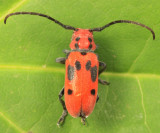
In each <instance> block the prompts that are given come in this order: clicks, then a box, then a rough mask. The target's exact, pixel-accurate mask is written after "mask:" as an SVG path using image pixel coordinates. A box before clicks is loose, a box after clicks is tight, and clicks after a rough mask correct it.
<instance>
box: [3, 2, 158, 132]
mask: <svg viewBox="0 0 160 133" xmlns="http://www.w3.org/2000/svg"><path fill="white" fill-rule="evenodd" d="M159 4H160V2H159V1H157V0H152V1H149V0H146V1H139V0H132V1H130V0H122V1H118V0H112V1H109V0H98V1H96V0H77V1H74V0H69V1H65V0H61V1H60V0H54V1H53V0H48V1H44V0H38V1H37V0H32V1H31V0H23V1H20V0H10V2H8V1H7V0H6V1H4V0H0V79H1V80H0V132H2V133H28V132H32V133H58V132H66V133H68V132H69V133H75V132H77V133H82V132H87V133H97V132H101V133H124V132H125V133H157V132H159V127H160V113H159V110H160V100H159V97H160V68H159V65H160V63H159V60H160V54H159V51H160V40H159V34H160V31H159V26H160V24H159V22H160V18H159V11H160V10H159ZM15 11H34V12H40V13H44V14H47V15H50V16H52V17H54V18H55V19H57V20H59V21H60V22H62V23H64V24H67V25H71V26H74V27H81V28H94V27H98V26H103V25H105V24H106V23H109V22H111V21H113V20H119V19H126V20H133V21H138V22H141V23H144V24H146V25H148V26H149V27H151V28H153V30H154V31H155V33H156V40H155V41H153V40H152V35H151V33H150V32H149V31H147V30H146V29H144V28H141V27H139V26H136V25H131V24H117V25H114V26H112V27H109V28H108V29H106V30H104V31H102V32H95V33H94V40H95V42H96V44H98V49H97V50H96V51H95V52H96V53H97V54H98V55H99V60H100V61H103V62H105V63H106V64H107V70H106V72H104V73H103V74H102V76H100V77H101V79H104V80H107V81H109V82H110V83H111V84H110V85H109V86H103V85H99V92H98V93H99V96H100V100H99V101H98V103H97V104H96V106H95V109H94V111H93V113H92V114H91V115H90V116H89V117H88V118H87V124H86V125H85V126H84V125H82V123H81V122H80V118H77V119H75V118H72V117H71V116H70V115H68V116H67V118H66V120H65V123H64V125H63V126H62V127H61V128H58V127H57V125H56V123H57V121H58V119H59V117H60V115H61V113H62V107H61V105H60V102H59V100H58V94H59V91H60V90H61V88H62V87H63V85H64V74H65V71H64V66H63V65H61V64H58V63H55V59H56V58H57V57H64V56H65V54H64V53H63V52H62V51H63V50H64V49H69V44H70V39H71V36H72V32H73V31H69V30H64V29H63V28H62V27H60V26H59V25H57V24H55V23H53V22H51V21H48V20H47V19H44V18H42V17H38V16H29V15H24V16H23V15H19V16H13V17H10V18H9V19H8V21H7V24H6V25H4V23H3V20H4V17H5V16H6V15H7V14H8V13H10V12H15Z"/></svg>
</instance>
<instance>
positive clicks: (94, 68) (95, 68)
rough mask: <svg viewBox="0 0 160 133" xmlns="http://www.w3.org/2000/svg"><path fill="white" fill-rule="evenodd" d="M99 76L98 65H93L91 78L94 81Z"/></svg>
mask: <svg viewBox="0 0 160 133" xmlns="http://www.w3.org/2000/svg"><path fill="white" fill-rule="evenodd" d="M96 78H97V66H94V67H91V79H92V81H93V82H95V81H96Z"/></svg>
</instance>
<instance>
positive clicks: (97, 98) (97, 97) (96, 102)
mask: <svg viewBox="0 0 160 133" xmlns="http://www.w3.org/2000/svg"><path fill="white" fill-rule="evenodd" d="M98 100H99V96H98V94H97V99H96V103H97V102H98Z"/></svg>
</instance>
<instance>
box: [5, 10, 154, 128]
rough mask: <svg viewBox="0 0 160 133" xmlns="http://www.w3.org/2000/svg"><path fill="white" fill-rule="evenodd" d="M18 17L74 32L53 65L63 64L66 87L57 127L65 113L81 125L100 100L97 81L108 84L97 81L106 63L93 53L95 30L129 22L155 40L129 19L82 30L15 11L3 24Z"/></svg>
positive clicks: (61, 92) (61, 100)
mask: <svg viewBox="0 0 160 133" xmlns="http://www.w3.org/2000/svg"><path fill="white" fill-rule="evenodd" d="M21 14H23V15H26V14H29V15H38V16H41V17H45V18H47V19H49V20H51V21H54V22H55V23H57V24H58V25H60V26H62V27H63V28H65V29H68V30H73V31H74V32H73V35H72V41H71V43H70V48H71V50H64V53H65V54H66V58H64V57H59V58H57V59H56V62H58V63H61V64H65V70H66V74H65V85H64V87H63V88H62V90H61V91H60V93H59V101H60V103H61V104H62V107H63V112H62V115H61V116H60V118H59V120H58V122H57V125H60V124H61V123H63V121H64V119H65V117H66V116H67V114H68V112H69V114H70V115H71V116H72V117H81V121H82V123H83V124H85V119H86V117H87V116H89V115H90V114H91V113H92V111H93V109H94V106H95V104H96V102H98V99H99V96H98V82H99V83H101V84H102V85H109V82H107V81H104V80H101V79H100V78H99V75H100V74H101V73H102V72H104V70H105V69H106V64H105V63H104V62H101V61H99V60H98V56H97V55H96V54H95V53H94V50H95V49H96V44H95V42H94V39H93V32H94V31H102V30H104V29H105V28H107V27H109V26H111V25H113V24H117V23H131V24H135V25H139V26H141V27H144V28H146V29H148V30H149V31H150V32H151V33H152V35H153V40H154V39H155V33H154V31H153V30H152V29H151V28H150V27H148V26H146V25H144V24H141V23H139V22H135V21H130V20H116V21H112V22H110V23H108V24H106V25H104V26H102V27H97V28H93V29H81V28H75V27H72V26H69V25H65V24H63V23H61V22H59V21H58V20H56V19H54V18H52V17H50V16H48V15H45V14H41V13H36V12H15V13H10V14H8V15H7V16H6V17H5V20H4V23H5V24H6V21H7V19H8V17H10V16H13V15H21ZM100 68H101V69H100ZM63 95H64V97H65V102H64V100H63V99H62V97H63Z"/></svg>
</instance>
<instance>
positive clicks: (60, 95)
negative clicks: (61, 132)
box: [57, 87, 68, 126]
mask: <svg viewBox="0 0 160 133" xmlns="http://www.w3.org/2000/svg"><path fill="white" fill-rule="evenodd" d="M63 95H64V87H63V88H62V90H61V91H60V93H59V95H58V96H59V101H60V103H61V104H62V107H63V112H62V115H61V117H60V118H59V120H58V122H57V125H58V126H59V125H60V124H61V123H63V122H64V119H65V117H66V116H67V114H68V111H67V109H66V105H65V102H64V101H63V99H62V97H63Z"/></svg>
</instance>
